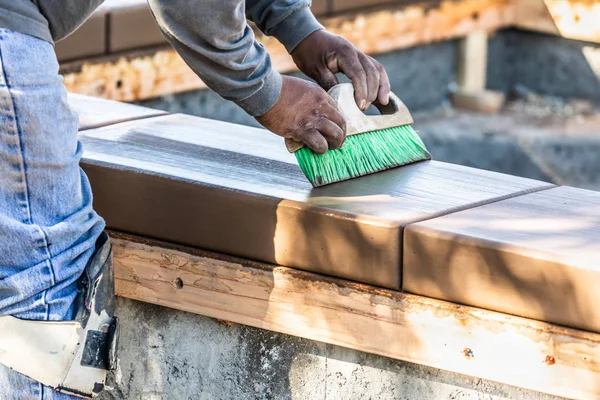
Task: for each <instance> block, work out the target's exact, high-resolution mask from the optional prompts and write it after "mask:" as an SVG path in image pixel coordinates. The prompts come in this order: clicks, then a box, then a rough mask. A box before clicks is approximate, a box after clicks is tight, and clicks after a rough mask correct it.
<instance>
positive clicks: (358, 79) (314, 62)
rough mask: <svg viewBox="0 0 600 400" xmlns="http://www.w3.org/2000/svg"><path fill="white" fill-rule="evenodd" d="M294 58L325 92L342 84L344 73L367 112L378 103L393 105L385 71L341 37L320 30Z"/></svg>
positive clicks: (309, 37) (358, 103)
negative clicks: (340, 73) (390, 102)
mask: <svg viewBox="0 0 600 400" xmlns="http://www.w3.org/2000/svg"><path fill="white" fill-rule="evenodd" d="M292 58H293V59H294V62H295V63H296V65H297V66H298V68H300V70H301V71H302V72H304V73H305V74H306V75H308V76H309V77H310V78H312V79H314V80H315V81H316V82H317V83H318V84H319V85H321V87H322V88H323V89H325V90H329V89H330V88H331V87H332V86H335V85H337V84H338V80H337V78H336V76H335V74H337V73H338V72H342V73H344V74H345V75H346V76H348V78H350V79H351V80H352V84H353V85H354V97H355V99H356V105H358V107H359V108H360V109H361V110H363V111H364V110H366V109H367V108H368V107H369V106H370V105H371V103H373V102H375V101H376V100H377V101H378V102H379V103H380V104H382V105H386V104H388V102H389V94H390V81H389V79H388V76H387V73H386V72H385V69H383V67H382V66H381V64H379V63H378V62H377V61H375V60H374V59H373V58H371V57H369V56H367V55H365V54H363V53H362V52H361V51H360V50H358V49H357V48H356V47H355V46H354V45H353V44H352V43H350V42H349V41H347V40H346V39H344V38H342V37H340V36H337V35H333V34H331V33H329V32H327V31H325V30H319V31H316V32H314V33H312V34H310V35H309V36H308V37H307V38H306V39H304V40H303V41H302V42H301V43H300V44H299V45H298V46H297V47H296V48H295V49H294V51H292Z"/></svg>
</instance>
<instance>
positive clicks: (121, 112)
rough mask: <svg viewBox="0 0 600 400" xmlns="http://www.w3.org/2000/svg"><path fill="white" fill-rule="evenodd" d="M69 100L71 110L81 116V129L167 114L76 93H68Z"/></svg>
mask: <svg viewBox="0 0 600 400" xmlns="http://www.w3.org/2000/svg"><path fill="white" fill-rule="evenodd" d="M68 102H69V106H70V107H71V110H72V111H74V112H76V113H77V115H78V116H79V130H80V131H83V130H87V129H93V128H99V127H102V126H106V125H111V124H116V123H119V122H125V121H131V120H135V119H141V118H148V117H153V116H159V115H165V114H167V113H166V112H164V111H161V110H155V109H152V108H147V107H141V106H136V105H133V104H126V103H119V102H117V101H111V100H105V99H99V98H97V97H90V96H83V95H80V94H75V93H69V94H68Z"/></svg>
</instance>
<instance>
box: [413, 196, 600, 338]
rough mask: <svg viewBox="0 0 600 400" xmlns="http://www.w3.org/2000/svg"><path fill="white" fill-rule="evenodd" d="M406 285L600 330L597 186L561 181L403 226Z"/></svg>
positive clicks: (422, 291) (426, 292)
mask: <svg viewBox="0 0 600 400" xmlns="http://www.w3.org/2000/svg"><path fill="white" fill-rule="evenodd" d="M404 250H405V251H404V255H405V258H404V282H405V285H404V288H405V290H407V291H409V292H411V293H416V294H420V295H423V296H429V297H435V298H439V299H444V300H448V301H453V302H457V303H461V304H468V305H472V306H476V307H481V308H486V309H490V310H495V311H500V312H504V313H508V314H513V315H519V316H524V317H528V318H534V319H538V320H542V321H546V322H552V323H557V324H561V325H566V326H571V327H576V328H580V329H586V330H590V331H595V332H600V309H599V308H598V304H600V291H598V287H600V193H598V192H592V191H587V190H582V189H575V188H569V187H559V188H554V189H550V190H547V191H542V192H538V193H532V194H528V195H525V196H521V197H518V198H513V199H509V200H505V201H502V202H498V203H494V204H490V205H486V206H483V207H479V208H475V209H471V210H466V211H462V212H459V213H456V214H453V215H448V216H445V217H442V218H437V219H433V220H429V221H425V222H421V223H418V224H415V225H411V226H409V227H408V228H407V229H406V233H405V249H404Z"/></svg>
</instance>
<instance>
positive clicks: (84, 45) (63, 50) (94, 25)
mask: <svg viewBox="0 0 600 400" xmlns="http://www.w3.org/2000/svg"><path fill="white" fill-rule="evenodd" d="M55 51H56V56H57V58H58V61H61V62H64V61H71V60H77V59H82V58H89V57H94V56H101V55H103V54H105V53H106V12H105V10H104V9H103V8H100V9H98V10H96V12H94V13H93V14H92V16H91V17H90V18H88V19H87V21H85V22H84V23H83V25H81V26H80V27H79V28H78V29H77V30H76V31H75V32H73V33H72V34H71V35H69V36H67V37H66V38H65V39H63V40H61V41H60V42H57V43H56V45H55Z"/></svg>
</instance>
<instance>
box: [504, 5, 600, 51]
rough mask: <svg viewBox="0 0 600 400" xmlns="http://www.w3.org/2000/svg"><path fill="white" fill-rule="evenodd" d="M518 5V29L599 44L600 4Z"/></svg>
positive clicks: (516, 23)
mask: <svg viewBox="0 0 600 400" xmlns="http://www.w3.org/2000/svg"><path fill="white" fill-rule="evenodd" d="M518 1H519V6H518V12H517V19H516V21H515V24H514V25H515V26H516V27H517V28H520V29H527V30H533V31H537V32H544V33H549V34H552V35H560V36H563V37H565V38H567V39H576V40H585V41H589V42H595V43H599V42H600V23H598V21H600V1H599V0H518Z"/></svg>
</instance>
